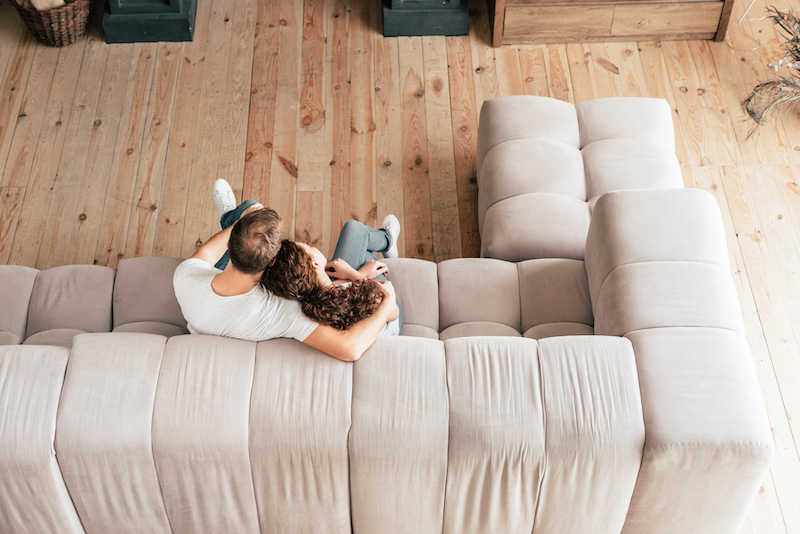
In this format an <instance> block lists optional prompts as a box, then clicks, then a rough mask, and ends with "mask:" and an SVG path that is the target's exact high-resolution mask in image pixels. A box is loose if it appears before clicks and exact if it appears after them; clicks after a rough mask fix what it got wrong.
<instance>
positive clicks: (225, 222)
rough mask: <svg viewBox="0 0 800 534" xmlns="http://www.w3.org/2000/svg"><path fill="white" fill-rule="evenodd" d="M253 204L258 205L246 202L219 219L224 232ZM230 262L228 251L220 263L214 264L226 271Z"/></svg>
mask: <svg viewBox="0 0 800 534" xmlns="http://www.w3.org/2000/svg"><path fill="white" fill-rule="evenodd" d="M253 204H258V202H256V201H255V200H245V201H244V202H242V203H241V204H239V205H238V206H236V209H232V210H230V211H226V212H225V213H224V214H223V215H222V217H220V219H219V224H220V225H221V226H222V229H223V230H224V229H225V228H227V227H229V226H231V225H232V224H233V223H235V222H236V221H238V220H239V219H241V218H242V213H244V210H246V209H247V208H249V207H250V206H252V205H253ZM228 261H230V257H229V256H228V251H227V250H226V251H225V254H223V255H222V257H221V258H220V259H219V261H218V262H217V263H215V264H214V267H216V268H217V269H219V270H220V271H223V270H225V267H226V266H227V265H228Z"/></svg>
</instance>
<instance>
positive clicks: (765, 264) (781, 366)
mask: <svg viewBox="0 0 800 534" xmlns="http://www.w3.org/2000/svg"><path fill="white" fill-rule="evenodd" d="M748 169H750V170H751V172H752V168H748ZM722 183H723V187H724V188H725V194H726V197H727V199H728V205H729V207H730V210H731V215H732V218H733V224H734V227H735V232H736V235H737V238H738V244H739V246H740V248H741V251H742V258H743V266H744V269H743V270H746V272H747V276H748V280H749V287H750V291H751V292H752V295H753V300H754V302H755V310H756V312H757V316H758V320H757V321H756V319H755V317H753V316H752V315H750V316H749V317H748V316H745V317H746V319H749V320H748V321H747V324H748V325H753V326H755V325H757V324H759V323H760V327H761V329H762V331H763V335H764V345H765V347H766V350H764V348H763V347H760V346H758V345H755V346H754V347H753V349H754V355H755V356H756V359H757V361H758V358H759V357H761V358H763V360H764V362H765V365H764V367H765V368H766V369H764V370H759V377H760V379H759V382H760V384H761V388H762V392H763V394H764V397H765V402H766V404H767V406H768V409H769V413H770V423H771V426H772V429H773V435H774V437H775V441H776V449H775V460H774V463H773V465H774V468H773V470H772V475H773V480H774V482H775V486H776V489H777V491H778V499H779V501H780V503H781V511H782V515H783V520H784V523H785V524H786V529H787V531H788V532H795V531H797V530H798V529H800V517H798V515H800V510H798V508H797V507H796V506H794V503H796V502H798V499H800V455H798V450H797V445H796V444H797V443H798V439H797V434H798V431H797V428H795V427H796V423H795V421H797V417H798V416H797V412H798V410H800V402H798V401H797V400H796V396H797V392H796V391H797V388H794V387H793V385H792V384H793V383H794V382H796V381H797V376H798V374H797V373H798V371H797V367H798V364H800V361H798V359H797V354H798V352H797V345H796V342H795V339H794V336H793V335H792V333H791V332H792V328H791V325H790V324H789V320H788V316H787V315H786V313H785V303H784V300H783V296H782V295H781V294H780V293H779V290H778V289H777V288H776V287H775V283H774V275H773V274H772V270H773V263H772V262H773V259H772V258H771V257H770V250H769V245H768V243H767V240H766V237H765V233H764V231H763V229H762V223H761V221H760V219H759V215H758V213H757V208H756V206H755V205H754V199H753V195H752V192H751V190H750V181H749V180H748V174H747V173H746V172H745V169H743V168H740V167H726V168H725V170H724V174H723V176H722ZM748 340H749V341H750V343H751V344H752V343H754V339H753V337H752V336H751V337H749V338H748ZM767 351H768V352H767ZM770 367H771V370H772V376H769V371H770V369H769V368H770ZM773 381H774V382H773Z"/></svg>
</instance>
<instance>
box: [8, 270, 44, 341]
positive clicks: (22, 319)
mask: <svg viewBox="0 0 800 534" xmlns="http://www.w3.org/2000/svg"><path fill="white" fill-rule="evenodd" d="M38 272H39V271H38V270H37V269H31V268H30V267H23V266H21V265H0V296H2V300H3V305H2V306H0V333H2V334H3V337H2V338H0V345H15V344H17V343H19V342H20V341H21V340H22V339H23V338H24V337H25V329H26V327H27V324H28V306H29V304H30V301H31V291H33V282H34V280H35V279H36V275H37V273H38ZM12 336H13V337H12ZM14 339H16V341H15V340H14Z"/></svg>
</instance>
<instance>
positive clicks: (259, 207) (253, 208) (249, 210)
mask: <svg viewBox="0 0 800 534" xmlns="http://www.w3.org/2000/svg"><path fill="white" fill-rule="evenodd" d="M263 209H264V205H263V204H260V203H259V204H253V205H252V206H250V207H249V208H247V209H246V210H244V213H242V217H244V216H245V215H247V214H248V213H253V212H254V211H256V210H263ZM240 219H241V217H240ZM236 222H239V221H236ZM233 224H236V223H233Z"/></svg>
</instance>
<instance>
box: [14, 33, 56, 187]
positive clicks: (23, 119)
mask: <svg viewBox="0 0 800 534" xmlns="http://www.w3.org/2000/svg"><path fill="white" fill-rule="evenodd" d="M58 56H59V51H58V48H54V47H49V46H37V48H36V56H35V58H34V60H33V66H32V67H31V71H30V73H29V75H28V79H29V81H30V83H31V87H30V89H28V90H26V91H24V93H23V94H24V97H23V99H22V105H21V106H20V109H19V113H18V114H17V122H16V125H15V127H14V131H13V140H12V142H11V146H10V147H9V152H8V157H7V159H6V161H5V169H4V171H3V179H2V181H0V185H9V186H15V187H24V186H26V185H27V184H28V178H29V177H30V174H31V171H32V166H33V158H34V155H35V154H36V148H37V141H38V140H39V135H40V134H41V131H42V126H43V124H44V118H45V115H46V113H47V104H48V98H49V97H50V88H51V87H52V85H53V76H54V75H55V71H56V65H57V64H58Z"/></svg>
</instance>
